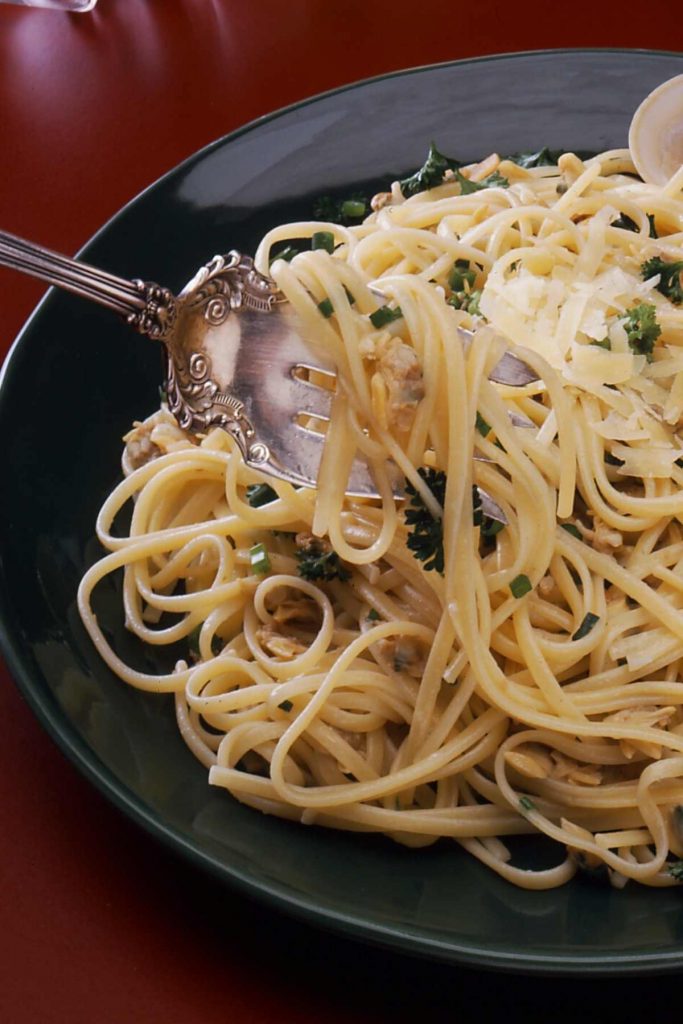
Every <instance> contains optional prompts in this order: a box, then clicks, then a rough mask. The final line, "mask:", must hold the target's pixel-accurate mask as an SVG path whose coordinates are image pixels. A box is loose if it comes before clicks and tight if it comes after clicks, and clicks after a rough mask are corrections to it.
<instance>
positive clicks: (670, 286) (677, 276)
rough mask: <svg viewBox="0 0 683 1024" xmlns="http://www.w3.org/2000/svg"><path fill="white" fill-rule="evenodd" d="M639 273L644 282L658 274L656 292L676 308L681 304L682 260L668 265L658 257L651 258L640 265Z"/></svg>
mask: <svg viewBox="0 0 683 1024" xmlns="http://www.w3.org/2000/svg"><path fill="white" fill-rule="evenodd" d="M640 272H641V274H642V275H643V280H644V281H648V280H649V279H650V278H651V277H654V276H655V274H659V283H658V284H656V285H655V288H656V289H657V291H658V292H661V294H662V295H665V296H666V298H667V299H670V301H671V302H673V303H674V304H675V305H677V306H678V305H680V303H681V302H683V281H681V274H683V260H676V261H675V262H673V263H669V261H668V260H663V259H662V258H661V257H660V256H653V257H652V259H651V260H647V261H646V262H645V263H643V264H642V266H641V268H640Z"/></svg>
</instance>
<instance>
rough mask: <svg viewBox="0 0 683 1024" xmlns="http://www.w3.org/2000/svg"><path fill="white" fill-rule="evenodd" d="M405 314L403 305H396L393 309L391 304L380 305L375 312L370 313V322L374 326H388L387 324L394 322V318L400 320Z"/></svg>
mask: <svg viewBox="0 0 683 1024" xmlns="http://www.w3.org/2000/svg"><path fill="white" fill-rule="evenodd" d="M402 316H403V313H402V312H401V307H400V306H396V308H395V309H392V308H391V306H380V308H379V309H376V310H375V312H374V313H371V314H370V323H371V324H372V326H373V327H386V325H387V324H390V323H392V322H393V321H394V320H400V319H401V317H402Z"/></svg>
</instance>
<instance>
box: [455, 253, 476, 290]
mask: <svg viewBox="0 0 683 1024" xmlns="http://www.w3.org/2000/svg"><path fill="white" fill-rule="evenodd" d="M476 277H477V272H476V270H473V269H472V267H470V261H469V260H456V261H455V263H454V264H453V269H452V270H451V273H450V276H449V278H448V287H449V288H450V289H451V291H454V292H461V291H463V289H464V288H465V282H467V285H468V287H470V288H471V286H472V285H473V284H474V282H475V279H476Z"/></svg>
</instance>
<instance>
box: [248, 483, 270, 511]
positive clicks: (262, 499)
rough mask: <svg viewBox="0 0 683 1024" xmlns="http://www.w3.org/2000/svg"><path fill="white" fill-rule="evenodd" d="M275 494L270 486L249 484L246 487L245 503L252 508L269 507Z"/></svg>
mask: <svg viewBox="0 0 683 1024" xmlns="http://www.w3.org/2000/svg"><path fill="white" fill-rule="evenodd" d="M276 498H277V492H276V491H274V490H273V488H272V487H271V486H270V484H249V486H248V487H247V501H248V502H249V504H250V505H251V507H252V508H261V506H262V505H269V504H270V502H271V501H275V500H276Z"/></svg>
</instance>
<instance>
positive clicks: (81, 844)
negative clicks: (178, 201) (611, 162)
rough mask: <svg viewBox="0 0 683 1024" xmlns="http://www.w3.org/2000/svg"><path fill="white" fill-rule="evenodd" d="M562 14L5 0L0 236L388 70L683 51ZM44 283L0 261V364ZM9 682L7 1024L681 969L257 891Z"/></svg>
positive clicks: (626, 985)
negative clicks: (533, 54) (574, 963)
mask: <svg viewBox="0 0 683 1024" xmlns="http://www.w3.org/2000/svg"><path fill="white" fill-rule="evenodd" d="M565 15H566V16H565V17H563V18H562V20H561V21H560V20H558V9H557V7H555V6H552V5H549V4H547V3H541V2H540V0H530V2H529V3H527V4H526V5H525V6H524V10H523V13H522V12H521V11H520V9H519V8H515V7H513V6H512V5H506V6H504V7H503V6H500V7H499V5H497V4H494V3H489V2H482V3H479V4H477V5H473V6H472V7H471V8H467V10H466V11H463V9H462V8H461V9H460V11H456V10H455V9H454V8H453V5H452V4H445V3H441V2H435V3H434V4H432V5H430V6H429V7H427V6H423V7H417V6H416V5H415V4H414V3H411V4H402V3H399V2H395V3H393V4H391V5H390V4H387V3H380V2H377V0H366V2H365V3H363V2H360V0H327V2H324V0H290V2H289V3H288V4H286V5H285V4H282V3H281V2H280V3H276V2H274V0H258V2H254V3H237V2H235V0H99V4H98V6H97V8H96V9H95V11H94V12H92V13H91V14H84V15H65V14H60V13H57V12H53V11H43V10H30V9H21V8H20V7H14V6H13V5H5V4H0V157H2V163H1V170H0V226H1V227H2V228H4V229H7V230H10V231H14V232H16V233H18V234H23V235H24V236H26V237H30V238H34V239H36V240H39V241H41V242H43V243H45V244H47V245H49V246H53V247H55V248H57V249H60V250H62V251H65V252H72V251H76V250H77V249H79V248H80V246H81V245H82V244H84V243H85V242H86V241H87V239H88V238H89V237H90V236H91V235H92V234H93V233H94V232H95V231H96V230H97V229H98V228H99V227H100V225H101V224H102V223H104V222H105V221H106V220H107V219H108V218H109V217H110V216H111V215H112V214H113V213H115V212H116V210H117V209H118V208H119V207H120V206H122V205H123V204H124V203H125V202H126V201H127V200H129V199H130V198H132V197H133V196H134V195H135V194H136V193H138V192H139V191H140V190H141V189H143V188H144V187H145V186H147V185H148V184H150V183H151V182H153V181H154V180H155V179H156V178H158V177H159V176H160V175H161V174H163V173H164V172H165V171H167V170H168V169H169V168H171V167H172V166H173V165H175V164H176V163H177V162H178V161H179V160H181V159H183V158H184V157H186V156H188V155H189V154H191V153H192V152H193V151H195V150H196V149H198V148H199V147H201V146H203V145H205V144H207V143H209V142H210V141H212V140H213V139H215V138H217V137H219V136H221V135H224V134H225V133H227V132H229V131H231V130H233V129H234V128H237V127H238V126H240V125H242V124H244V123H245V122H247V121H250V120H252V119H253V118H256V117H259V116H260V115H262V114H265V113H267V112H269V111H270V110H273V109H275V108H278V107H281V106H283V105H285V104H288V103H291V102H294V101H296V100H299V99H302V98H304V97H306V96H308V95H311V94H313V93H316V92H320V91H322V90H326V89H330V88H333V87H335V86H338V85H342V84H344V83H347V82H350V81H353V80H356V79H360V78H365V77H368V76H371V75H376V74H380V73H382V72H385V71H391V70H396V69H399V68H402V67H409V66H415V65H421V64H427V63H433V62H436V61H443V60H452V59H457V58H460V57H467V56H474V55H483V54H488V53H495V52H507V51H512V50H530V49H541V48H548V47H550V48H556V47H566V46H622V47H630V48H643V47H648V48H653V49H681V45H680V43H681V39H679V40H676V39H675V38H673V36H674V35H675V33H676V32H677V31H678V32H680V29H679V28H678V27H677V26H676V24H672V23H666V22H662V21H658V20H655V19H653V20H652V21H651V23H649V24H646V25H643V24H642V21H640V20H639V21H638V22H636V21H635V20H634V21H631V20H629V19H628V18H626V17H623V16H621V15H620V8H619V7H618V6H617V5H613V6H612V7H610V5H605V6H603V7H602V8H601V10H600V17H601V18H602V19H603V20H602V22H600V21H598V20H596V19H597V17H598V14H597V13H596V11H595V8H594V5H589V4H588V3H587V2H581V3H575V4H573V5H572V7H571V10H570V9H569V8H565ZM570 15H571V16H570ZM42 292H43V288H42V287H41V286H40V285H39V284H37V283H35V282H32V281H31V280H29V279H28V278H21V277H18V276H16V275H13V274H10V273H9V272H7V271H0V354H3V355H4V353H5V352H6V351H7V349H8V348H9V345H10V344H11V342H12V340H13V338H14V336H15V335H16V333H17V332H18V330H19V329H20V327H21V325H22V323H23V322H24V320H25V319H26V317H27V316H28V315H29V314H30V312H31V309H32V308H33V306H34V305H35V303H36V302H37V301H38V299H39V298H40V296H41V294H42ZM3 443H11V438H4V439H3ZM9 485H10V483H9V482H8V481H3V484H2V486H3V487H4V486H9ZM0 673H1V674H0V714H2V721H3V725H4V728H3V732H2V742H1V743H0V879H1V880H2V883H3V884H2V894H1V895H0V1021H12V1022H15V1021H16V1022H19V1024H23V1022H24V1021H26V1022H32V1021H37V1022H43V1021H47V1022H52V1021H54V1022H61V1021H69V1022H76V1024H80V1022H84V1024H85V1022H91V1021H93V1022H98V1024H99V1022H102V1024H109V1022H112V1024H113V1022H119V1021H129V1020H130V1021H143V1022H147V1021H150V1022H156V1021H165V1022H173V1021H183V1022H187V1024H194V1022H195V1021H196V1022H202V1021H209V1020H211V1021H214V1020H215V1021H223V1020H226V1021H235V1022H241V1021H245V1022H255V1024H261V1022H266V1021H276V1020H277V1021H283V1022H309V1021H310V1022H313V1021H318V1020H319V1019H320V1018H321V1017H323V1018H324V1019H325V1020H326V1021H328V1022H333V1024H334V1022H337V1021H340V1022H341V1021H347V1020H354V1021H366V1020H367V1021H371V1020H374V1021H385V1020H386V1021H389V1020H392V1021H393V1020H397V1019H401V1020H402V1019H409V1018H411V1017H414V1016H415V1015H416V1014H421V1015H422V1016H427V1017H428V1019H432V1018H433V1019H437V1018H441V1016H443V1015H444V1014H446V1013H448V1014H449V1015H454V1014H457V1015H459V1016H461V1017H464V1019H466V1020H467V1019H475V1014H476V1018H477V1019H478V1018H483V1019H489V1018H491V1017H493V1015H494V1014H498V1015H499V1014H500V1013H501V1011H503V1012H507V1011H508V1010H509V1009H510V1008H511V1007H512V1006H513V1005H515V1006H516V1007H517V1009H518V1011H521V1012H522V1013H526V1014H527V1016H529V1018H530V1019H532V1020H533V1019H536V1017H537V1015H538V1019H540V1014H541V1013H543V1015H544V1018H545V1016H547V1014H548V1013H552V1015H553V1016H554V1017H556V1018H558V1019H562V1020H564V1019H566V1020H572V1019H577V1017H578V1015H579V1014H580V1013H582V1012H585V1008H586V1007H590V1010H591V1013H593V1014H598V1013H600V1014H602V1015H604V1014H605V1013H607V1012H608V1008H609V1007H614V1006H618V1005H621V1006H623V1007H625V1006H627V1005H628V1007H629V1008H630V1010H631V1013H632V1012H633V1011H634V1010H637V1009H640V1008H641V1007H642V1008H643V1009H645V1008H647V1009H648V1010H649V1011H650V1012H654V1011H655V1009H656V1006H657V1004H658V1003H659V1002H660V1001H661V1005H662V1007H666V1006H669V1008H671V1007H672V1006H673V1005H676V1004H675V1003H674V1000H675V999H676V993H677V989H678V985H679V984H680V981H678V982H677V979H676V978H667V979H662V980H660V981H657V980H656V979H650V980H646V979H643V980H641V981H637V980H632V981H629V980H625V981H616V980H608V981H599V980H598V981H589V980H581V979H576V980H573V981H567V980H552V979H542V980H541V979H534V980H530V979H525V978H522V977H515V976H503V975H490V974H485V973H484V972H478V971H474V970H472V969H465V968H458V967H455V966H446V965H439V964H434V963H429V962H426V961H418V960H413V959H410V958H408V957H406V956H402V955H399V954H397V953H389V952H382V951H380V950H377V949H370V948H367V947H364V946H361V945H359V944H355V943H353V942H352V941H351V940H347V939H341V938H339V937H333V936H330V935H327V934H325V933H323V932H320V931H317V930H316V929H314V928H313V927H311V926H310V925H305V924H300V923H297V922H294V921H292V920H290V919H289V918H286V917H284V916H282V915H280V914H278V913H277V912H276V911H274V910H271V909H268V908H265V907H261V906H259V905H257V904H255V903H252V902H251V901H250V900H248V899H247V898H245V897H243V896H241V895H238V894H237V893H235V892H233V891H231V890H228V889H226V888H225V887H224V886H221V885H219V884H218V883H216V882H214V881H212V880H211V879H209V878H206V877H204V876H203V875H202V874H200V873H199V872H198V871H197V870H196V869H195V868H193V867H191V866H190V865H189V864H187V863H184V862H183V863H181V862H179V861H177V860H175V859H174V858H173V857H172V856H171V855H170V854H169V853H168V852H167V851H166V850H165V849H162V848H161V847H160V846H159V845H157V844H156V843H155V842H153V841H152V840H151V839H150V838H149V837H148V836H146V835H144V834H143V833H142V832H140V831H139V830H138V829H137V828H136V827H135V826H134V825H133V824H131V823H130V822H129V821H127V820H126V819H124V818H123V817H122V816H121V815H120V814H119V813H118V812H117V811H116V810H115V809H114V808H113V807H111V806H110V805H109V804H108V803H107V802H106V801H105V800H104V798H103V797H101V796H100V795H99V794H98V793H97V792H96V791H95V790H93V789H92V788H91V787H90V786H89V785H88V784H87V783H86V782H85V781H84V780H83V779H82V778H81V777H80V776H79V775H78V773H77V772H76V770H75V769H74V768H72V767H71V765H70V764H69V763H68V762H67V761H66V760H65V759H64V757H63V756H62V755H61V753H60V752H59V751H58V750H57V749H56V747H55V746H54V745H53V744H52V741H51V740H50V739H49V738H48V737H47V735H46V734H44V733H43V731H42V730H41V728H40V726H39V725H38V724H37V722H36V721H35V719H34V718H33V716H32V714H31V712H30V711H29V710H28V709H27V707H26V706H25V705H24V703H23V702H22V699H21V698H20V696H19V695H18V692H17V691H16V689H15V687H14V686H13V684H12V682H11V679H10V677H9V674H8V672H7V670H6V669H5V668H4V667H2V668H0ZM627 1001H628V1002H627Z"/></svg>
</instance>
